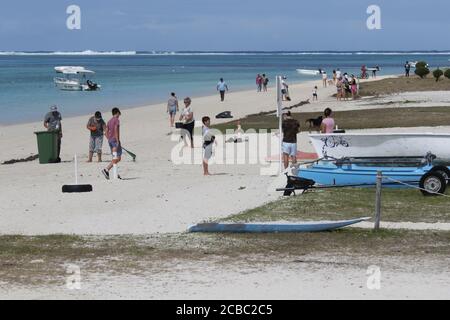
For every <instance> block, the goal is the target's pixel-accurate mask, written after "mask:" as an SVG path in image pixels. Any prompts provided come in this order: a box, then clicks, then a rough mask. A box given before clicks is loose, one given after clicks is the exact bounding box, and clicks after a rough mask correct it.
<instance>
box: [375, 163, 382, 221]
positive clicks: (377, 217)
mask: <svg viewBox="0 0 450 320" xmlns="http://www.w3.org/2000/svg"><path fill="white" fill-rule="evenodd" d="M382 186H383V173H382V172H381V171H378V172H377V191H376V198H375V230H379V229H380V221H381V188H382Z"/></svg>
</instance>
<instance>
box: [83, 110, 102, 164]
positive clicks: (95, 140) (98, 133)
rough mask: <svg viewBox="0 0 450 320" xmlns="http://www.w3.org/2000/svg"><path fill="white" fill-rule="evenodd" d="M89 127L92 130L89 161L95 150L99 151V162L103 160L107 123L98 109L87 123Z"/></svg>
mask: <svg viewBox="0 0 450 320" xmlns="http://www.w3.org/2000/svg"><path fill="white" fill-rule="evenodd" d="M86 127H87V129H88V130H89V131H90V132H91V135H90V140H89V158H88V161H87V162H89V163H90V162H92V158H93V156H94V152H95V153H97V160H98V162H102V148H103V135H104V132H105V131H106V123H105V121H103V118H102V114H101V112H100V111H97V112H96V113H95V115H94V116H93V117H91V118H90V119H89V121H88V123H87V126H86Z"/></svg>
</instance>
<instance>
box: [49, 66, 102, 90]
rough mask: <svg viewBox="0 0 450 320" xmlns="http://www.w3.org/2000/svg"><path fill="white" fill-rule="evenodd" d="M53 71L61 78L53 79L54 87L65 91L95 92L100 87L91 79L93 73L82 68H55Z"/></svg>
mask: <svg viewBox="0 0 450 320" xmlns="http://www.w3.org/2000/svg"><path fill="white" fill-rule="evenodd" d="M55 71H56V73H58V74H61V75H62V77H56V78H54V80H53V81H54V83H55V85H56V86H57V87H58V88H59V89H61V90H65V91H96V90H100V88H101V86H100V85H98V84H97V83H95V82H93V81H92V80H91V79H92V77H93V76H94V74H95V72H94V71H92V70H87V69H85V68H84V67H71V66H62V67H55Z"/></svg>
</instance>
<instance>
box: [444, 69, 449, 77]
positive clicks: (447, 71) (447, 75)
mask: <svg viewBox="0 0 450 320" xmlns="http://www.w3.org/2000/svg"><path fill="white" fill-rule="evenodd" d="M444 76H445V77H446V78H448V79H450V69H447V70H445V72H444Z"/></svg>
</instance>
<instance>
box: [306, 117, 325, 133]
mask: <svg viewBox="0 0 450 320" xmlns="http://www.w3.org/2000/svg"><path fill="white" fill-rule="evenodd" d="M322 121H323V117H322V116H320V117H317V118H311V119H308V120H306V123H309V131H311V129H313V128H316V129H317V131H319V130H320V126H321V125H322Z"/></svg>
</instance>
